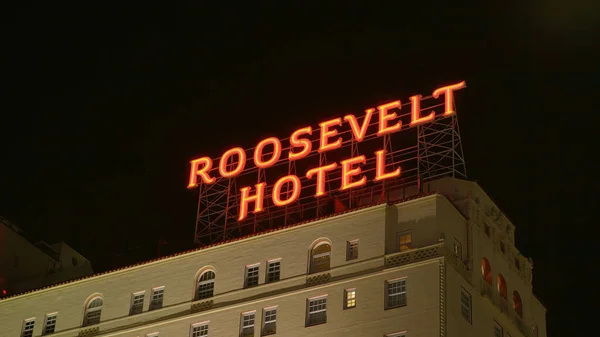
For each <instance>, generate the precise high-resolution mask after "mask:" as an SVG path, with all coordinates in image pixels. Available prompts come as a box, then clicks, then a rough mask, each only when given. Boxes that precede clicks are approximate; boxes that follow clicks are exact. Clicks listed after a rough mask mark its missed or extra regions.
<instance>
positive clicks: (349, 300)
mask: <svg viewBox="0 0 600 337" xmlns="http://www.w3.org/2000/svg"><path fill="white" fill-rule="evenodd" d="M355 307H356V288H352V289H346V290H344V309H352V308H355Z"/></svg>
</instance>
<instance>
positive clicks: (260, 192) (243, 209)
mask: <svg viewBox="0 0 600 337" xmlns="http://www.w3.org/2000/svg"><path fill="white" fill-rule="evenodd" d="M266 185H267V183H259V184H256V185H254V186H255V187H256V194H255V195H253V196H250V189H251V187H244V188H242V189H241V190H240V191H241V192H242V198H241V200H240V217H239V218H238V221H242V220H244V219H245V218H246V217H247V216H248V203H249V202H254V210H253V211H252V213H258V212H262V211H263V199H264V194H265V186H266Z"/></svg>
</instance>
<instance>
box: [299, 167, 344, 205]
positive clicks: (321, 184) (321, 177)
mask: <svg viewBox="0 0 600 337" xmlns="http://www.w3.org/2000/svg"><path fill="white" fill-rule="evenodd" d="M336 167H337V164H336V163H333V164H329V165H325V166H321V167H317V168H314V169H312V170H308V172H306V178H308V179H310V178H312V176H313V175H315V173H316V174H317V193H316V194H315V197H320V196H322V195H325V173H326V172H329V171H331V170H333V169H335V168H336Z"/></svg>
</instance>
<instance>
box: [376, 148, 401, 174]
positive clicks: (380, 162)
mask: <svg viewBox="0 0 600 337" xmlns="http://www.w3.org/2000/svg"><path fill="white" fill-rule="evenodd" d="M375 155H376V156H377V157H376V159H377V160H376V161H377V163H376V168H377V174H376V175H375V180H376V181H380V180H385V179H390V178H393V177H397V176H399V175H400V168H399V167H398V168H397V169H396V170H394V172H389V173H385V150H379V151H375Z"/></svg>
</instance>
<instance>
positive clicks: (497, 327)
mask: <svg viewBox="0 0 600 337" xmlns="http://www.w3.org/2000/svg"><path fill="white" fill-rule="evenodd" d="M498 329H500V337H503V336H504V328H503V327H502V325H500V323H498V321H496V320H494V337H497V336H498V335H497V334H496V331H497V330H498Z"/></svg>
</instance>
